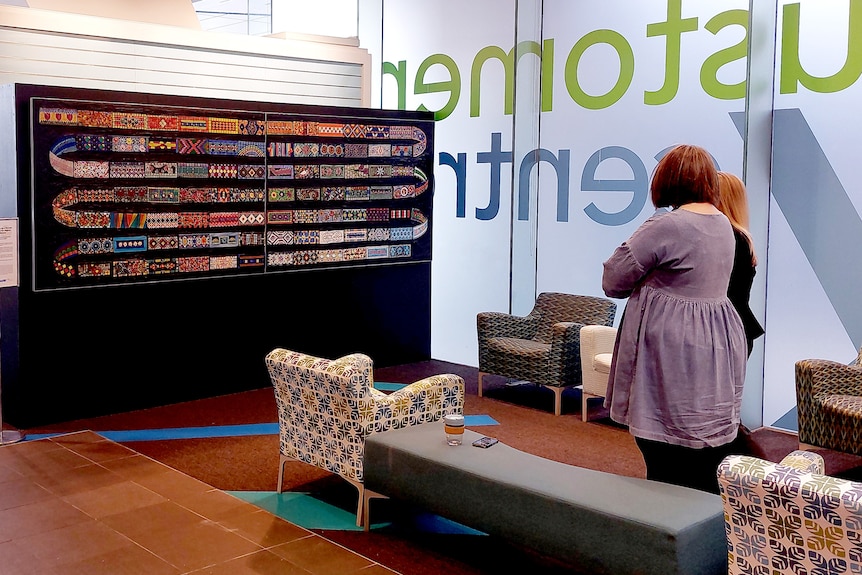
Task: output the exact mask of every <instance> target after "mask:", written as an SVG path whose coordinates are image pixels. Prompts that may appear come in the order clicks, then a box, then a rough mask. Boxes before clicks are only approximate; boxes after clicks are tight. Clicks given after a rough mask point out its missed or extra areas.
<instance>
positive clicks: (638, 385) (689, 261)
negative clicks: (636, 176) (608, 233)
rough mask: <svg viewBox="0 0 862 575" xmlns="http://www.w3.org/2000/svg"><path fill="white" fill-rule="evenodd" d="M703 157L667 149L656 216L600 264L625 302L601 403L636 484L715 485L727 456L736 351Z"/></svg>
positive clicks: (739, 378) (733, 421)
mask: <svg viewBox="0 0 862 575" xmlns="http://www.w3.org/2000/svg"><path fill="white" fill-rule="evenodd" d="M718 185H719V184H718V176H717V173H716V170H715V166H714V165H713V161H712V158H711V156H710V155H709V153H708V152H707V151H706V150H704V149H703V148H699V147H697V146H690V145H683V146H677V147H675V148H673V149H672V150H671V151H670V152H668V153H667V155H666V156H665V157H664V158H662V159H661V161H660V162H659V163H658V165H657V166H656V169H655V172H654V173H653V178H652V183H651V185H650V191H651V195H652V201H653V204H655V206H656V207H657V208H672V211H670V212H661V211H660V212H657V213H656V214H655V215H653V216H652V217H650V218H649V219H648V220H647V221H646V222H644V223H643V224H642V225H641V226H640V227H639V228H638V229H637V230H636V231H635V232H634V234H632V236H631V237H630V238H629V239H628V240H627V241H625V242H624V243H623V244H622V245H621V246H620V247H618V248H617V249H616V250H615V251H614V253H613V254H612V255H611V257H610V258H609V259H608V260H607V261H606V262H605V263H604V275H603V277H602V287H603V289H604V291H605V293H606V294H607V295H608V296H609V297H614V298H626V297H627V298H629V299H628V302H627V304H626V309H625V312H624V314H623V319H622V321H621V324H620V327H619V330H618V332H617V340H616V344H615V346H614V354H613V362H612V364H611V369H610V376H609V380H608V391H607V396H606V399H605V405H606V406H607V407H609V408H610V415H611V418H612V419H613V420H614V421H617V422H619V423H622V424H624V425H627V426H628V427H629V431H630V432H631V434H632V435H634V436H635V441H636V442H637V445H638V448H639V449H640V450H641V453H642V454H643V457H644V462H645V463H646V469H647V479H654V480H658V481H664V482H667V483H675V484H678V485H685V486H688V487H693V488H696V489H702V490H704V491H711V492H714V493H717V492H718V482H717V480H716V470H717V469H718V464H719V463H720V462H721V460H722V459H723V458H724V457H725V456H726V455H728V454H729V453H731V452H734V451H735V447H734V439H736V434H737V430H738V429H739V411H740V403H741V401H742V386H743V382H744V379H745V363H746V359H747V347H746V340H745V333H744V330H743V326H742V322H741V320H740V319H739V315H738V314H737V313H736V311H735V309H734V307H733V305H732V304H731V302H730V300H729V299H728V298H727V286H728V281H729V279H730V272H731V269H732V267H733V258H734V251H735V240H734V236H733V228H732V227H731V225H730V222H729V221H728V219H727V217H725V216H724V214H722V213H721V212H720V211H719V210H718V209H717V208H716V204H717V202H718V194H719V187H718Z"/></svg>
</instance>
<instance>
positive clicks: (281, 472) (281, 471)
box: [276, 454, 290, 493]
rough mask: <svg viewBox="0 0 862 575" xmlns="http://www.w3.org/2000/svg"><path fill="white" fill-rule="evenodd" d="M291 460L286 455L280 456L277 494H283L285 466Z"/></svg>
mask: <svg viewBox="0 0 862 575" xmlns="http://www.w3.org/2000/svg"><path fill="white" fill-rule="evenodd" d="M288 459H290V458H289V457H287V456H285V455H280V454H279V456H278V488H277V489H276V492H277V493H281V490H282V485H281V484H282V483H283V482H284V464H285V463H287V460H288Z"/></svg>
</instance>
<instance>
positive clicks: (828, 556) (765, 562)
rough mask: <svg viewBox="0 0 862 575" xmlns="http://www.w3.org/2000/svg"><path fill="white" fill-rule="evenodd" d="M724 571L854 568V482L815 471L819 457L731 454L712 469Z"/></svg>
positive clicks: (857, 515)
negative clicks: (778, 460)
mask: <svg viewBox="0 0 862 575" xmlns="http://www.w3.org/2000/svg"><path fill="white" fill-rule="evenodd" d="M718 484H719V488H720V490H721V498H722V501H723V503H724V517H725V533H726V535H727V550H728V574H729V575H753V574H763V575H772V574H773V573H798V574H803V573H805V574H815V573H822V574H823V575H828V574H832V573H835V574H837V573H862V539H860V537H859V533H860V532H862V483H857V482H854V481H847V480H844V479H838V478H835V477H829V476H828V475H823V458H822V457H820V456H819V455H817V454H816V453H811V452H806V451H795V452H793V453H791V454H790V455H788V456H787V457H785V458H784V459H783V460H782V461H781V463H773V462H770V461H764V460H763V459H758V458H756V457H749V456H744V455H731V456H728V457H727V458H725V459H724V461H722V462H721V465H720V466H719V468H718Z"/></svg>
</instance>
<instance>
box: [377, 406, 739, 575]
mask: <svg viewBox="0 0 862 575" xmlns="http://www.w3.org/2000/svg"><path fill="white" fill-rule="evenodd" d="M479 437H482V436H481V435H480V434H478V433H476V432H474V431H471V430H469V429H468V430H466V431H465V433H464V443H463V445H461V446H458V447H452V446H449V445H447V444H446V440H445V436H444V433H443V424H442V422H435V423H427V424H423V425H418V426H413V427H410V428H403V429H397V430H392V431H386V432H383V433H374V434H371V435H369V436H368V437H367V438H366V440H365V461H364V471H365V487H366V492H367V491H369V490H370V491H372V492H375V493H376V494H381V495H385V496H388V497H391V498H394V499H398V500H403V501H406V502H410V503H413V504H416V505H418V506H420V507H422V508H424V509H427V510H428V511H431V512H433V513H436V514H437V515H440V516H441V517H446V518H448V519H451V520H453V521H456V522H458V523H461V524H463V525H466V526H468V527H472V528H474V529H478V530H480V531H483V532H485V533H487V534H489V535H494V536H498V537H500V538H502V539H505V540H508V541H511V542H513V543H515V544H517V545H521V546H524V547H527V548H530V549H533V550H535V551H537V552H539V553H542V554H543V555H546V556H550V557H554V558H556V559H558V560H561V561H563V562H565V563H568V564H570V565H572V566H575V567H577V568H579V569H583V570H585V571H586V572H591V573H607V574H614V575H623V574H627V573H629V574H638V575H647V574H655V575H672V574H679V575H695V574H697V575H712V574H716V575H717V574H719V573H721V574H725V573H727V542H726V539H725V531H724V514H723V510H722V502H721V497H719V496H717V495H713V494H710V493H704V492H701V491H696V490H693V489H688V488H685V487H678V486H675V485H668V484H664V483H659V482H655V481H648V480H646V479H637V478H632V477H624V476H620V475H614V474H611V473H604V472H601V471H595V470H591V469H584V468H580V467H575V466H572V465H566V464H563V463H559V462H556V461H551V460H549V459H545V458H542V457H538V456H535V455H531V454H529V453H525V452H523V451H519V450H517V449H514V448H512V447H510V446H508V445H504V444H503V443H498V444H497V445H494V446H493V447H490V448H488V449H480V448H477V447H473V446H472V445H470V444H471V443H472V442H473V441H474V440H476V439H478V438H479ZM609 456H610V457H612V456H613V455H612V454H609ZM372 496H373V494H372ZM364 505H365V506H366V509H365V512H366V515H365V516H366V518H368V517H369V515H368V511H369V510H368V498H366V500H365V501H364Z"/></svg>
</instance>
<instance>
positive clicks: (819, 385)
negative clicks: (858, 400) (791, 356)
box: [795, 359, 862, 397]
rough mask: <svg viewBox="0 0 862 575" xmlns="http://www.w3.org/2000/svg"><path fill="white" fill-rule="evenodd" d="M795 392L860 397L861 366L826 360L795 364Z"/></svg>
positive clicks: (861, 383) (802, 361)
mask: <svg viewBox="0 0 862 575" xmlns="http://www.w3.org/2000/svg"><path fill="white" fill-rule="evenodd" d="M795 367H796V392H797V395H798V394H799V393H800V391H801V392H804V393H810V394H811V396H812V397H820V396H823V395H862V366H860V365H847V364H844V363H839V362H837V361H831V360H828V359H802V360H799V361H797V362H796V366H795Z"/></svg>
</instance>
